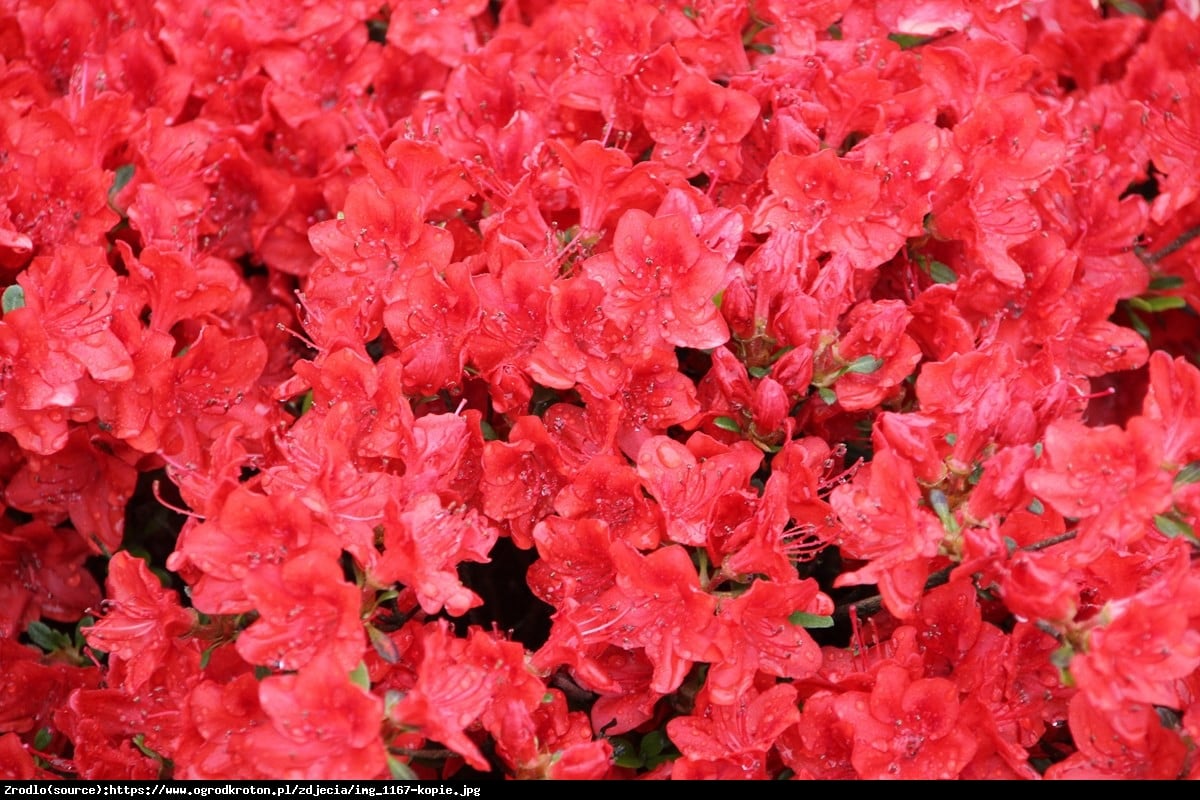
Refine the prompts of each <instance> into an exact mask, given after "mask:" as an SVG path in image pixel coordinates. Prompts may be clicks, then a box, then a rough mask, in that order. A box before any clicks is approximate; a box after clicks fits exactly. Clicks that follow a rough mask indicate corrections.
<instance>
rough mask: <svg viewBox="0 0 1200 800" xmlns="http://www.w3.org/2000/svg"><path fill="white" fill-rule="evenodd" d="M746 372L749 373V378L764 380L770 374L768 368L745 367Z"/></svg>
mask: <svg viewBox="0 0 1200 800" xmlns="http://www.w3.org/2000/svg"><path fill="white" fill-rule="evenodd" d="M746 372H748V373H750V377H751V378H765V377H767V376H768V375H770V374H771V368H770V367H746Z"/></svg>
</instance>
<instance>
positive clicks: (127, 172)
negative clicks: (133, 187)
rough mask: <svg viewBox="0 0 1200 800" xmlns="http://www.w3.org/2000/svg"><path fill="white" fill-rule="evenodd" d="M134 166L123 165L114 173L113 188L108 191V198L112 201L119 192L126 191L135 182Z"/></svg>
mask: <svg viewBox="0 0 1200 800" xmlns="http://www.w3.org/2000/svg"><path fill="white" fill-rule="evenodd" d="M133 170H134V167H133V164H122V165H121V166H119V167H117V169H116V171H114V172H113V182H112V186H111V187H110V188H109V190H108V196H109V198H110V199H111V198H112V197H113V196H114V195H116V194H117V192H119V191H121V190H122V189H124V188H125V187H126V186H128V185H129V182H130V181H131V180H133Z"/></svg>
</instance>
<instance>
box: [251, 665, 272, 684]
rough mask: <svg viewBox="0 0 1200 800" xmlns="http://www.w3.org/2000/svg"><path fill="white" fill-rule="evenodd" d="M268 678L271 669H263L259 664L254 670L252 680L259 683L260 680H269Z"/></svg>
mask: <svg viewBox="0 0 1200 800" xmlns="http://www.w3.org/2000/svg"><path fill="white" fill-rule="evenodd" d="M270 676H271V668H270V667H264V666H263V665H262V664H259V665H258V666H256V667H255V668H254V680H256V681H261V680H262V679H264V678H269V677H270Z"/></svg>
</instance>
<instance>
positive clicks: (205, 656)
mask: <svg viewBox="0 0 1200 800" xmlns="http://www.w3.org/2000/svg"><path fill="white" fill-rule="evenodd" d="M220 646H221V643H220V642H214V643H213V644H210V645H209V646H208V647H206V648H204V652H202V653H201V654H200V669H208V662H209V661H211V660H212V654H213V651H214V650H216V649H217V648H218V647H220Z"/></svg>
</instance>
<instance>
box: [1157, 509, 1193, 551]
mask: <svg viewBox="0 0 1200 800" xmlns="http://www.w3.org/2000/svg"><path fill="white" fill-rule="evenodd" d="M1154 527H1156V528H1158V529H1159V531H1161V532H1162V534H1163V536H1166V537H1167V538H1169V539H1174V538H1175V537H1177V536H1182V537H1184V538H1185V539H1187V540H1188V541H1190V542H1191V543H1192V544H1200V539H1198V538H1196V532H1195V531H1194V530H1192V526H1191V525H1189V524H1187V523H1186V522H1184V521H1183V520H1181V519H1179V518H1178V517H1176V516H1169V515H1167V514H1155V515H1154Z"/></svg>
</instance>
